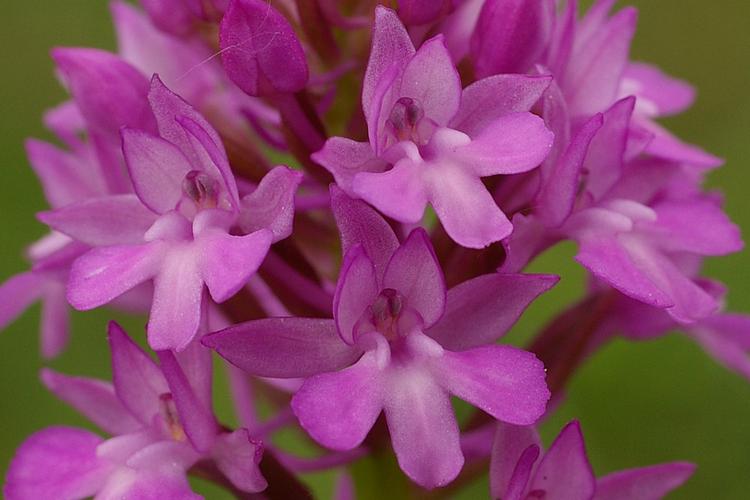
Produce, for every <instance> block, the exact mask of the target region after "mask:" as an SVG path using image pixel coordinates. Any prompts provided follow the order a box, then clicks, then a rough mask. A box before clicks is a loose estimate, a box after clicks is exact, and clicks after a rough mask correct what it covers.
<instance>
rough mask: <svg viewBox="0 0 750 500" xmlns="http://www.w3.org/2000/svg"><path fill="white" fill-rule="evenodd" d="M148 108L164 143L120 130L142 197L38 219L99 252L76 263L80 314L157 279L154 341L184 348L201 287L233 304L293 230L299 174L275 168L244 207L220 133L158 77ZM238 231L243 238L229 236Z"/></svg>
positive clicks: (82, 205) (92, 203) (73, 282)
mask: <svg viewBox="0 0 750 500" xmlns="http://www.w3.org/2000/svg"><path fill="white" fill-rule="evenodd" d="M149 100H150V102H151V106H152V109H153V111H154V114H155V115H156V117H157V121H158V124H159V132H160V135H161V137H157V136H153V135H150V134H148V133H147V132H144V131H141V130H136V129H124V130H123V132H122V136H123V151H124V153H125V159H126V163H127V166H128V171H129V174H130V178H131V179H132V183H133V186H134V188H135V192H136V194H132V195H131V194H126V195H117V196H110V197H104V198H97V199H92V200H86V201H82V202H79V203H76V204H73V205H68V206H66V207H64V208H62V209H58V210H55V211H53V212H48V213H45V214H42V215H40V218H41V219H42V220H43V221H45V222H46V223H47V224H49V225H50V226H52V227H54V228H56V229H57V230H59V231H61V232H63V233H65V234H68V235H69V236H71V237H73V238H74V239H77V240H79V241H82V242H84V243H87V244H89V245H92V246H96V247H100V248H95V249H93V250H91V251H89V252H88V253H86V254H85V255H84V256H82V257H80V258H79V259H77V260H76V262H75V263H74V265H73V268H72V270H71V274H70V281H69V284H68V300H69V301H70V303H71V304H72V305H73V306H74V307H76V308H78V309H84V310H85V309H92V308H94V307H98V306H100V305H103V304H106V303H108V302H110V301H111V300H112V299H114V298H115V297H117V296H119V295H121V294H122V293H124V292H126V291H128V290H130V289H132V288H133V287H134V286H136V285H138V284H140V283H143V282H145V281H148V280H151V279H153V281H154V299H153V303H152V307H151V315H150V320H149V324H148V335H149V343H150V345H151V347H153V348H154V349H178V350H180V349H183V348H184V347H185V346H187V344H188V343H189V342H190V341H191V339H192V338H193V336H194V335H195V332H196V330H197V328H198V322H199V320H200V304H201V302H202V301H203V300H204V299H203V298H202V297H203V287H204V285H206V286H207V287H208V289H209V292H210V294H211V297H212V298H213V300H214V301H217V302H223V301H224V300H227V299H228V298H229V297H231V296H232V295H234V294H235V293H236V292H237V291H238V290H239V289H240V288H241V287H242V286H243V285H244V284H245V283H246V282H247V280H248V279H249V277H250V276H251V275H252V274H253V273H254V272H255V270H256V269H257V268H258V266H259V265H260V263H261V262H262V261H263V258H264V257H265V254H266V252H267V251H268V248H269V247H270V245H271V243H272V242H273V241H277V240H279V239H282V238H285V237H286V236H287V235H288V234H289V233H290V232H291V219H292V213H293V212H292V208H291V200H292V199H293V196H294V192H295V190H296V186H297V185H298V183H299V182H300V178H301V176H300V175H299V174H297V173H294V172H292V171H290V170H288V169H286V168H283V167H278V168H277V169H275V170H273V171H272V172H270V173H269V174H268V175H267V176H266V178H264V180H263V181H262V182H261V183H260V185H259V186H258V188H257V189H256V190H255V191H254V192H253V193H252V194H250V195H247V196H246V197H244V198H243V199H242V200H240V199H239V195H238V192H237V186H236V184H235V181H234V177H233V174H232V172H231V170H230V169H229V164H228V161H227V158H226V153H225V152H224V149H223V147H222V145H221V140H220V138H219V136H218V135H217V133H216V132H215V131H214V129H213V128H212V127H211V126H210V125H209V124H208V123H207V122H206V121H205V120H204V119H203V118H202V117H201V116H200V115H199V114H198V113H197V112H196V111H195V110H193V109H192V108H191V107H190V106H189V105H188V104H187V103H185V102H184V101H182V100H181V99H180V98H179V97H178V96H177V95H175V94H173V93H171V92H170V91H169V90H168V89H167V88H166V87H164V85H163V84H162V83H161V82H160V81H159V79H158V78H155V79H154V81H153V83H152V87H151V91H150V93H149ZM264 205H265V206H264ZM233 227H239V228H240V229H241V231H242V234H241V235H234V234H230V233H229V230H230V229H231V228H233Z"/></svg>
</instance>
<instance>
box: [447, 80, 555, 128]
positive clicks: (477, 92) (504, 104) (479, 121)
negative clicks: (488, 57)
mask: <svg viewBox="0 0 750 500" xmlns="http://www.w3.org/2000/svg"><path fill="white" fill-rule="evenodd" d="M550 82H551V78H550V77H549V76H530V75H494V76H490V77H487V78H483V79H481V80H479V81H476V82H474V83H472V84H471V85H469V86H468V87H466V88H465V89H464V90H463V92H462V93H461V106H460V107H459V108H458V112H457V113H456V115H455V116H454V117H453V119H452V120H451V123H450V127H451V128H454V129H456V130H460V131H461V132H464V133H465V134H467V135H468V136H469V137H474V136H475V135H477V134H478V133H479V132H480V131H481V130H483V129H484V128H485V127H486V126H487V125H488V124H489V123H491V122H492V121H494V120H496V119H498V118H500V117H501V116H504V115H507V114H510V113H521V112H524V111H529V110H530V109H531V107H532V106H533V105H534V104H535V103H536V102H537V101H538V100H539V99H540V98H541V97H542V94H543V93H544V91H545V90H546V89H547V87H549V85H550Z"/></svg>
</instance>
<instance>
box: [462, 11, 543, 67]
mask: <svg viewBox="0 0 750 500" xmlns="http://www.w3.org/2000/svg"><path fill="white" fill-rule="evenodd" d="M553 18H554V6H553V5H552V3H551V2H548V1H544V0H488V1H486V2H485V3H484V5H483V6H482V10H481V12H480V14H479V19H478V21H477V27H476V29H475V31H474V36H473V37H472V40H471V49H472V50H471V55H472V59H473V61H474V68H475V71H476V74H477V76H478V77H479V78H484V77H486V76H490V75H497V74H499V73H526V72H528V70H529V69H530V68H531V67H532V65H533V64H534V63H536V62H538V61H539V59H540V56H541V55H542V51H544V49H545V47H546V44H547V39H548V36H549V32H550V28H551V25H552V21H553Z"/></svg>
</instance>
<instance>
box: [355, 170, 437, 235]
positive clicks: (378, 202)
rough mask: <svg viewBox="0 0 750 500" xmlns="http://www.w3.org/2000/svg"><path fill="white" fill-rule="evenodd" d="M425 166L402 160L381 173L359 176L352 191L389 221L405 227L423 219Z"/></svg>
mask: <svg viewBox="0 0 750 500" xmlns="http://www.w3.org/2000/svg"><path fill="white" fill-rule="evenodd" d="M423 170H424V166H423V165H422V164H419V163H414V162H413V161H412V160H411V159H408V158H406V159H403V160H401V161H399V162H398V163H396V164H395V165H394V166H393V168H392V169H390V170H388V171H387V172H382V173H370V172H360V173H358V174H357V175H356V176H355V177H354V179H353V181H352V191H353V192H354V193H355V194H357V195H358V196H360V197H361V198H362V199H363V200H365V201H367V202H368V203H371V204H372V205H374V206H375V208H377V209H378V210H380V211H381V212H383V213H384V214H385V215H387V216H389V217H393V218H394V219H396V220H399V221H401V222H407V223H416V222H419V221H420V220H421V219H422V215H423V214H424V209H425V206H426V205H427V193H426V192H425V186H424V182H423V180H422V175H421V174H422V172H423Z"/></svg>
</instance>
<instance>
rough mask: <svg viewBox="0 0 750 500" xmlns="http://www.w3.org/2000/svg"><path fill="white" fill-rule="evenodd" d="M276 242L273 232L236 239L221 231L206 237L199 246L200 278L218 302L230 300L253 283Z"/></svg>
mask: <svg viewBox="0 0 750 500" xmlns="http://www.w3.org/2000/svg"><path fill="white" fill-rule="evenodd" d="M272 240H273V233H272V232H271V231H270V229H261V230H259V231H256V232H254V233H251V234H248V235H245V236H233V235H230V234H227V233H225V232H223V231H221V230H210V231H206V232H204V233H202V234H201V235H200V237H199V238H198V239H196V241H195V244H196V245H197V246H198V248H199V249H198V252H199V255H198V262H197V265H198V267H199V269H200V277H201V279H202V280H203V282H205V283H206V286H208V290H209V291H210V292H211V298H213V300H215V301H216V302H224V301H225V300H227V299H229V298H230V297H231V296H233V295H234V294H235V293H237V292H238V291H239V290H240V288H242V287H243V286H244V285H245V283H247V280H249V279H250V276H252V275H253V274H254V273H255V271H257V270H258V267H260V264H261V263H262V262H263V259H264V258H265V257H266V254H267V253H268V249H269V248H270V247H271V242H272Z"/></svg>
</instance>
